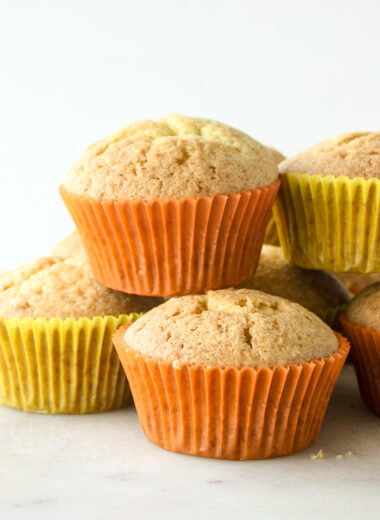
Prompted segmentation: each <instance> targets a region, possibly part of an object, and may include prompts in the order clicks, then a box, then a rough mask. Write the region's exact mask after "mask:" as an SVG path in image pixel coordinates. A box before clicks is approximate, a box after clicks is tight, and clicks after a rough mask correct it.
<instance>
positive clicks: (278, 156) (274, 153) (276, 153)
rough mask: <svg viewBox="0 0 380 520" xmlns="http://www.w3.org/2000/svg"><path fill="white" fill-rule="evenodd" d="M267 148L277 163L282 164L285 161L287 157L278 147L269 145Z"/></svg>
mask: <svg viewBox="0 0 380 520" xmlns="http://www.w3.org/2000/svg"><path fill="white" fill-rule="evenodd" d="M267 149H268V150H269V151H270V153H271V154H272V157H273V159H274V160H275V162H276V164H280V163H281V162H282V161H284V160H285V159H286V157H285V155H283V154H282V153H281V152H279V151H278V150H276V148H272V147H271V146H267Z"/></svg>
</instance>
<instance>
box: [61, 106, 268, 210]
mask: <svg viewBox="0 0 380 520" xmlns="http://www.w3.org/2000/svg"><path fill="white" fill-rule="evenodd" d="M277 177H278V170H277V165H276V161H275V160H274V158H273V153H272V152H270V151H268V149H267V148H266V147H265V146H263V145H261V144H260V143H259V142H257V141H255V140H254V139H252V138H251V137H250V136H248V135H247V134H244V133H243V132H241V131H239V130H236V129H234V128H231V127H229V126H227V125H225V124H223V123H220V122H218V121H213V120H210V119H202V118H190V117H185V116H180V115H171V116H169V117H167V118H164V119H160V120H159V121H150V120H144V121H136V122H134V123H132V124H130V125H128V126H126V127H125V128H123V129H121V130H119V131H118V132H115V133H113V134H111V135H110V136H108V137H106V138H105V139H102V140H100V141H98V142H96V143H95V144H93V145H91V146H90V147H88V148H87V149H86V150H85V151H84V153H83V154H82V155H81V156H80V157H79V158H78V159H77V160H76V161H75V162H74V164H73V165H72V167H71V168H70V170H69V172H68V173H67V175H66V179H65V182H64V187H65V188H66V190H67V191H68V192H70V193H73V194H77V195H86V196H87V197H90V198H96V199H99V198H105V199H112V200H115V199H116V200H118V199H128V200H136V199H145V200H149V199H153V198H160V199H165V198H170V197H174V198H183V197H199V196H201V195H213V194H217V193H230V192H238V191H242V190H249V189H254V188H259V187H262V186H266V185H268V184H271V183H272V182H274V181H275V180H276V179H277Z"/></svg>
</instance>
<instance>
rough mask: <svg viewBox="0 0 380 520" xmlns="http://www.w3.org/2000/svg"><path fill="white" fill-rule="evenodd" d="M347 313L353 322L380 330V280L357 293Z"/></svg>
mask: <svg viewBox="0 0 380 520" xmlns="http://www.w3.org/2000/svg"><path fill="white" fill-rule="evenodd" d="M346 314H347V318H348V319H349V320H350V321H352V322H353V323H357V324H359V325H363V326H364V327H370V328H371V329H376V330H380V282H377V283H374V284H372V285H370V286H368V287H366V288H365V289H363V291H361V292H360V293H359V294H357V295H356V296H355V298H354V299H353V300H352V301H351V303H350V304H349V306H348V308H347V311H346Z"/></svg>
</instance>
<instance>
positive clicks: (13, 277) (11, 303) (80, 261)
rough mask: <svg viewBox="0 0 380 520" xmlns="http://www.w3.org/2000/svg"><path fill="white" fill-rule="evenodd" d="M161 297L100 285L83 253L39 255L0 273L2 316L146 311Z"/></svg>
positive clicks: (113, 314) (65, 315)
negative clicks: (41, 256) (75, 254)
mask: <svg viewBox="0 0 380 520" xmlns="http://www.w3.org/2000/svg"><path fill="white" fill-rule="evenodd" d="M161 301H162V299H161V298H146V297H142V296H134V295H129V294H124V293H121V292H118V291H113V290H111V289H107V288H106V287H103V286H102V285H100V284H99V283H98V282H97V281H96V280H95V278H94V277H93V275H92V272H91V270H90V267H89V265H88V263H87V262H86V260H85V259H84V258H82V257H73V258H67V259H63V258H58V257H46V258H38V259H37V260H33V261H32V262H28V263H27V264H24V265H22V266H20V267H17V268H16V269H13V270H11V271H6V272H4V273H2V274H1V275H0V316H1V317H4V318H27V317H29V318H76V319H78V318H82V317H88V318H92V317H95V316H106V315H112V316H118V315H120V314H128V313H130V312H141V311H146V310H148V309H151V308H152V307H153V306H154V305H158V303H160V302H161Z"/></svg>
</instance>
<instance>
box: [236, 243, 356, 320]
mask: <svg viewBox="0 0 380 520" xmlns="http://www.w3.org/2000/svg"><path fill="white" fill-rule="evenodd" d="M239 287H242V288H245V289H257V290H260V291H264V292H266V293H269V294H274V295H275V296H281V297H282V298H286V299H288V300H291V301H293V302H296V303H299V304H300V305H302V306H303V307H306V309H309V310H310V311H312V312H315V313H316V314H319V313H320V312H321V311H323V310H325V309H326V308H327V307H337V306H339V305H343V304H345V303H348V302H349V301H350V299H351V298H350V294H349V292H348V291H347V289H346V288H345V287H344V285H343V284H342V283H341V282H340V281H339V280H338V279H337V278H335V277H334V275H332V274H331V273H329V272H327V271H323V270H321V271H316V270H312V269H302V267H297V266H296V265H292V264H289V262H287V261H286V260H285V258H284V255H283V253H282V249H281V247H276V246H271V245H264V246H263V248H262V250H261V256H260V260H259V265H258V266H257V270H256V272H255V274H254V275H253V276H251V277H250V278H248V279H247V280H244V282H242V283H241V284H240V285H239Z"/></svg>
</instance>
